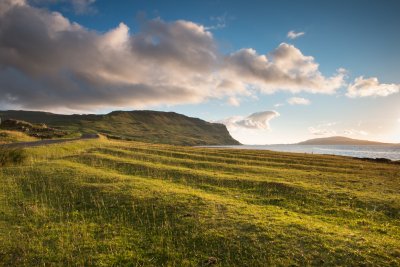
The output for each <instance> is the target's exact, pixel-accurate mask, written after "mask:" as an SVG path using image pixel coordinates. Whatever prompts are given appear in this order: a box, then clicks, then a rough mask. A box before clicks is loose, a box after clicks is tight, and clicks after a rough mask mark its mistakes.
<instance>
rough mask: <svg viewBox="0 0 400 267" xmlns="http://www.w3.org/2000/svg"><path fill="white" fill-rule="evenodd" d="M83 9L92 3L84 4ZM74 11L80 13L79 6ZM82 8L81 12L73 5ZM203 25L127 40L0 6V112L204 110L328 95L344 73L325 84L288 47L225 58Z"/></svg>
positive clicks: (23, 7) (148, 31) (54, 16)
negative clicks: (245, 100) (221, 104)
mask: <svg viewBox="0 0 400 267" xmlns="http://www.w3.org/2000/svg"><path fill="white" fill-rule="evenodd" d="M78 2H79V3H83V4H82V6H85V3H86V4H87V5H89V7H90V4H91V3H93V2H94V1H83V2H81V1H78ZM78 2H76V3H78ZM77 5H79V4H77ZM218 51H219V50H218V47H217V42H216V41H215V40H214V37H213V35H212V33H211V32H209V31H207V29H206V28H205V27H204V26H202V25H199V24H196V23H193V22H190V21H183V20H178V21H174V22H165V21H163V20H161V19H154V20H149V21H147V22H145V23H144V24H143V27H142V28H141V30H140V31H139V32H135V33H130V30H129V28H128V27H127V26H126V25H125V24H124V23H120V24H119V26H117V27H116V28H115V29H111V30H109V31H108V32H106V33H99V32H96V31H93V30H90V29H86V28H84V27H82V26H81V25H79V24H77V23H73V22H71V21H69V20H68V19H67V18H65V17H64V16H63V15H62V14H60V13H58V12H50V11H48V10H46V9H38V8H35V7H32V6H30V5H28V4H27V3H26V2H25V1H23V0H5V1H1V2H0V104H2V105H5V104H7V105H9V106H14V107H18V108H30V109H40V110H52V109H55V108H60V107H61V108H65V109H66V110H74V111H76V110H82V111H88V110H94V109H99V108H102V109H104V108H132V107H145V106H151V105H174V104H184V103H199V102H202V101H206V100H207V99H211V98H218V99H223V98H226V97H229V99H230V100H229V101H230V102H231V104H239V103H238V99H239V97H240V96H251V95H254V94H255V93H254V92H256V93H258V92H260V93H264V94H271V93H274V92H277V91H289V92H292V93H298V92H302V91H304V92H309V93H324V94H332V93H334V92H335V91H336V90H337V89H339V88H340V87H341V86H342V85H343V84H344V73H343V71H342V70H340V71H338V73H337V74H336V75H334V76H332V77H325V76H324V75H322V74H321V73H320V71H319V65H318V63H316V62H315V60H314V58H313V57H311V56H305V55H303V53H302V52H301V51H300V50H299V49H298V48H296V47H294V46H293V45H289V44H285V43H282V44H280V45H279V46H278V47H277V48H276V49H275V50H274V51H272V52H271V53H269V54H267V55H259V54H258V53H257V52H256V51H255V50H253V49H241V50H239V51H237V52H234V53H232V54H227V55H225V54H220V53H219V52H218ZM235 99H236V100H235Z"/></svg>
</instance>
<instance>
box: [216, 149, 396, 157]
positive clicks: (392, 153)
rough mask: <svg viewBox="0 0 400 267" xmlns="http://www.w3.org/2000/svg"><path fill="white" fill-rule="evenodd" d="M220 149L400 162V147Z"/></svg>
mask: <svg viewBox="0 0 400 267" xmlns="http://www.w3.org/2000/svg"><path fill="white" fill-rule="evenodd" d="M218 147H224V148H237V149H259V150H272V151H281V152H296V153H308V154H330V155H339V156H349V157H357V158H386V159H391V160H400V145H363V146H353V145H238V146H218Z"/></svg>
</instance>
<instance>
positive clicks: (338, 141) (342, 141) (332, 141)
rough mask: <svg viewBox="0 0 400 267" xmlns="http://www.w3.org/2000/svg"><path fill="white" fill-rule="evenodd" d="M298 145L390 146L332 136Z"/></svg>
mask: <svg viewBox="0 0 400 267" xmlns="http://www.w3.org/2000/svg"><path fill="white" fill-rule="evenodd" d="M298 145H354V146H361V145H388V143H381V142H374V141H367V140H358V139H352V138H348V137H343V136H331V137H323V138H315V139H310V140H307V141H304V142H300V143H298Z"/></svg>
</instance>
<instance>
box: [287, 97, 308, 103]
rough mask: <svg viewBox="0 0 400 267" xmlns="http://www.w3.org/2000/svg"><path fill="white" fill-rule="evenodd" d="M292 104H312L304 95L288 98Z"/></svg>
mask: <svg viewBox="0 0 400 267" xmlns="http://www.w3.org/2000/svg"><path fill="white" fill-rule="evenodd" d="M287 102H288V103H289V104H290V105H310V104H311V101H310V100H308V99H306V98H302V97H292V98H289V99H288V100H287Z"/></svg>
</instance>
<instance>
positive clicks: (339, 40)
mask: <svg viewBox="0 0 400 267" xmlns="http://www.w3.org/2000/svg"><path fill="white" fill-rule="evenodd" d="M7 1H9V2H10V3H12V2H18V1H17V0H6V2H7ZM19 1H21V2H23V5H24V8H25V13H20V14H24V16H25V15H26V17H27V19H30V21H33V19H34V18H33V17H34V16H33V14H35V12H36V11H37V10H41V11H40V12H47V13H46V14H49V16H52V15H51V14H52V13H51V12H54V11H57V12H59V13H58V14H60V16H62V17H63V18H65V19H67V20H69V21H70V23H71V25H72V23H73V22H76V23H77V24H79V25H80V27H83V28H84V30H81V29H75V28H74V29H72V28H73V27H72V26H71V25H70V26H68V27H69V28H68V31H69V32H70V34H68V38H69V37H70V36H71V35H72V33H74V34H76V36H79V35H78V32H79V31H82V32H81V33H80V36H83V35H85V36H86V35H87V36H88V37H85V38H86V39H90V38H94V40H97V39H99V38H98V37H91V36H104V35H107V33H109V32H110V31H112V30H113V29H117V28H118V29H121V32H124V29H125V25H126V27H127V28H129V34H128V35H130V36H135V35H140V34H139V33H141V32H146V29H147V28H148V27H150V28H151V27H153V28H152V30H150V31H151V34H152V36H154V35H155V37H152V38H155V39H154V40H153V42H156V43H153V44H152V45H153V46H154V45H155V46H157V45H158V43H157V42H159V40H158V39H157V38H160V37H157V36H156V35H157V34H158V33H159V32H158V30H154V29H155V28H154V27H164V26H165V25H167V26H165V27H166V28H165V29H166V30H168V27H169V28H171V31H175V30H176V31H177V28H174V27H175V26H174V25H173V24H174V23H175V22H176V21H180V20H184V21H187V22H193V23H194V24H195V25H197V26H195V27H202V28H201V31H202V32H201V34H202V38H203V37H204V38H203V39H201V40H200V39H199V40H197V39H196V40H195V41H194V43H191V44H195V45H197V43H196V42H203V40H204V44H205V45H207V49H208V48H210V47H213V46H215V49H216V50H217V51H218V52H215V54H216V55H217V57H218V58H223V59H221V60H219V61H218V63H217V64H218V66H219V65H220V64H230V65H229V70H228V71H229V78H230V79H234V80H235V81H238V82H243V83H244V84H245V87H246V89H243V88H241V89H237V90H238V91H235V93H232V92H233V91H234V90H233V89H232V90H231V91H229V90H230V88H227V89H226V90H227V91H226V92H225V93H223V94H222V93H219V94H218V95H215V94H214V93H213V89H212V88H209V87H210V86H211V85H210V84H214V83H209V84H207V85H204V86H207V88H206V90H210V92H208V93H207V94H204V95H201V96H199V97H197V98H191V97H190V96H187V97H186V98H185V97H183V96H182V95H181V94H180V93H177V95H176V96H174V95H173V94H174V93H176V92H177V90H175V89H169V88H171V86H170V85H171V84H170V83H168V84H163V85H166V86H165V89H163V91H162V92H159V94H161V95H162V96H160V95H156V94H157V92H158V91H157V90H155V89H154V90H153V89H152V88H151V86H153V85H154V80H152V81H151V86H150V85H149V84H146V88H149V89H148V90H150V91H151V92H152V95H154V97H157V99H158V100H157V101H150V100H151V99H150V100H149V99H148V96H146V98H145V99H144V100H143V103H145V104H143V105H140V97H141V96H142V95H144V94H145V92H142V91H141V90H145V89H142V88H140V89H135V88H137V87H136V86H137V84H134V86H133V87H130V88H127V89H126V90H139V92H138V93H135V94H134V95H132V97H134V98H136V99H138V101H139V102H134V103H133V102H132V103H125V102H123V101H122V100H121V99H119V98H118V99H117V98H116V99H115V100H113V101H111V100H110V102H107V101H104V100H103V99H105V97H106V96H107V97H108V98H110V99H112V98H113V95H112V94H111V93H108V92H106V93H104V90H105V89H104V84H102V85H101V89H99V88H100V87H96V86H97V85H93V84H96V83H93V82H92V83H90V84H89V83H86V81H87V80H88V79H92V78H93V77H90V78H88V77H86V76H85V75H86V74H82V71H81V68H82V66H79V67H77V66H76V64H75V63H74V64H70V62H69V59H68V58H67V59H66V58H63V57H60V59H58V58H57V57H58V54H57V56H53V58H57V64H56V66H57V68H59V73H58V74H57V77H58V78H59V76H60V73H61V72H62V73H63V75H62V78H63V80H62V81H63V82H64V81H65V80H66V79H69V78H68V77H71V75H70V74H68V75H66V74H65V73H66V72H68V73H69V71H70V70H69V68H71V73H74V76H73V77H74V78H73V79H72V78H71V80H73V84H74V86H76V87H77V88H76V89H75V91H74V90H73V91H74V92H76V93H77V94H79V93H82V97H80V99H88V100H86V102H82V105H84V104H87V105H88V106H90V105H92V104H93V105H94V106H93V108H92V109H89V110H84V111H82V112H89V111H91V112H98V113H103V112H107V111H110V110H113V109H127V110H130V109H154V110H161V111H176V112H179V113H183V114H185V115H189V116H194V117H199V118H202V119H205V120H208V121H220V122H224V123H225V124H226V125H227V126H228V129H229V130H230V132H231V134H232V135H233V136H234V137H235V138H237V139H238V140H239V141H241V142H242V143H247V144H269V143H290V142H297V141H301V140H304V139H308V138H314V137H324V136H330V135H345V136H348V137H352V138H360V139H370V140H379V141H386V142H400V93H399V91H400V75H399V73H400V51H399V47H400V31H399V26H400V16H399V15H398V11H399V10H400V2H399V1H216V0H215V1H104V0H97V1H93V0H76V1H56V0H47V1H46V0H43V1H41V0H32V1H30V2H25V1H22V0H19ZM10 5H14V6H16V4H15V3H12V4H10ZM0 7H1V6H0ZM18 8H20V9H21V10H23V8H22V7H18ZM6 9H7V10H8V9H10V8H8V7H7V8H5V10H6ZM14 9H15V10H14V11H13V12H14V13H17V11H16V9H17V8H14ZM28 9H29V10H28ZM10 10H11V9H10ZM7 12H8V13H9V14H8V16H6V15H7V14H6V15H3V19H4V21H5V20H6V19H10V17H12V14H13V12H12V11H7ZM7 12H6V13H7ZM21 12H22V11H21ZM10 14H11V15H10ZM43 14H44V13H43ZM53 15H54V14H53ZM20 16H21V15H20ZM29 16H32V18H30V17H29ZM36 19H37V18H36ZM51 20H52V18H50V17H49V19H48V20H47V21H51ZM153 20H160V21H162V23H161V24H160V25H158V26H154V25H153V26H149V24H151V23H149V21H153ZM47 21H44V22H43V23H44V24H46V23H47ZM121 22H122V23H124V27H119V25H120V23H121ZM35 25H36V24H35ZM37 25H39V24H37ZM168 25H169V26H168ZM185 25H186V26H188V27H189V28H187V27H186V26H185V27H186V28H185V30H186V29H194V28H192V27H191V26H190V25H189V24H185ZM178 26H179V25H178ZM40 27H41V26H37V27H36V28H34V27H31V28H32V29H30V28H29V27H28V29H25V31H26V32H29V31H32V32H33V31H34V30H35V31H40ZM43 27H50V26H48V25H46V26H43ZM63 27H64V26H63ZM122 28H123V29H122ZM52 30H53V29H52ZM196 30H197V29H196ZM3 31H4V32H5V33H8V32H10V31H5V30H3ZM16 31H22V30H21V29H20V28H17V27H16ZM290 31H294V33H303V35H301V36H299V37H297V38H295V39H291V38H288V36H287V35H288V32H290ZM26 32H25V33H24V37H18V34H14V35H13V37H15V36H17V37H15V38H19V39H22V38H27V37H26V36H27V34H26ZM46 32H49V31H48V30H47V31H46ZM63 32H66V31H65V30H64V31H63ZM5 33H3V34H2V35H0V38H3V39H4V40H5V38H6V37H7V35H6V34H5ZM208 33H209V34H210V36H212V37H210V36H209V35H208ZM0 34H1V30H0ZM21 34H22V32H21ZM160 34H164V33H160ZM28 35H29V34H28ZM21 36H22V35H21ZM115 36H118V38H119V36H120V35H115ZM115 36H114V35H113V37H112V38H117V37H115ZM146 36H147V35H146ZM179 36H180V37H182V40H183V41H182V42H185V40H186V39H185V37H184V36H183V35H179ZM46 37H47V36H46ZM96 38H97V39H96ZM161 38H162V37H161ZM196 38H197V37H196ZM207 38H208V39H207ZM210 38H211V41H210V40H209V39H210ZM64 39H67V37H65V36H64V37H63V38H62V40H64ZM4 40H2V42H1V43H0V50H1V47H2V43H6V45H7V46H8V47H7V48H8V50H6V51H7V52H6V53H10V52H9V51H10V47H9V46H12V45H16V44H17V43H18V42H17V41H18V40H17V41H16V42H15V44H10V43H12V42H4ZM8 40H10V38H8ZM41 40H42V41H35V42H32V43H33V44H37V45H38V46H39V48H40V46H41V45H42V46H44V47H50V49H51V48H52V46H54V45H55V44H53V43H51V42H52V38H49V40H50V41H46V40H47V39H45V38H43V39H41ZM73 40H78V41H76V44H77V45H76V47H77V48H76V49H78V50H79V49H80V47H83V44H82V45H81V44H80V42H81V41H79V39H73ZM107 40H108V39H107ZM179 40H180V39H179ZM179 40H178V39H177V40H176V42H178V41H179ZM28 41H29V40H28ZM172 41H174V40H172ZM172 41H171V40H168V42H172ZM93 42H97V41H93ZM160 42H161V43H160V46H161V45H163V43H162V42H163V40H162V39H161V41H160ZM65 43H67V42H65ZM65 43H63V44H62V47H64V45H66V44H65ZM282 43H285V44H287V45H288V47H289V48H288V49H289V50H290V51H292V52H293V51H300V53H301V56H300V57H301V60H303V61H304V62H300V63H299V62H297V61H296V60H294V61H293V60H292V62H291V63H290V64H294V65H293V66H292V65H291V68H294V69H291V70H290V71H289V72H288V73H290V75H291V74H292V72H293V73H295V75H300V76H299V77H298V76H296V77H297V78H299V79H300V78H301V79H303V78H308V77H309V76H310V75H311V76H313V77H314V76H315V74H316V72H315V70H314V68H315V66H316V67H317V68H318V69H317V71H318V73H320V74H321V75H322V76H323V79H326V80H328V79H329V78H331V77H336V75H337V70H338V69H340V68H343V69H345V70H346V72H345V74H343V75H344V78H343V80H342V82H341V84H340V85H338V86H335V88H333V86H332V88H333V89H328V87H329V86H328V85H326V86H325V85H322V84H323V83H324V82H321V85H318V86H316V88H310V89H309V88H305V87H307V85H305V84H300V85H293V84H292V83H293V80H291V81H290V83H291V85H290V86H289V87H290V88H289V89H286V88H283V87H285V86H286V85H287V83H286V81H284V82H283V83H282V82H276V81H273V82H271V80H268V79H267V80H265V81H262V82H260V79H263V77H253V76H254V75H253V74H251V75H253V76H252V77H247V76H246V77H244V76H243V77H242V76H241V74H242V73H245V72H246V71H247V70H245V69H244V65H245V62H244V61H238V60H244V57H235V56H234V55H235V53H236V52H238V51H243V50H241V49H253V50H252V51H255V53H256V57H253V60H254V62H253V63H254V64H259V61H258V60H260V59H261V56H263V55H266V58H267V61H266V62H271V60H272V61H274V60H275V61H276V62H278V61H277V60H278V58H276V59H275V58H274V56H273V53H274V51H276V52H279V51H280V50H282V51H283V48H284V47H282V46H280V45H281V44H282ZM96 44H97V43H96ZM6 45H4V44H3V47H5V46H6ZM68 45H69V46H70V47H74V43H73V42H68ZM175 45H176V47H179V44H174V47H175ZM182 45H183V46H185V45H186V46H187V43H182ZM20 47H21V46H18V47H17V48H18V49H20ZM189 48H190V45H189ZM21 49H22V48H21ZM66 49H68V47H66ZM74 49H75V48H74ZM160 49H161V48H160ZM174 49H175V48H174ZM196 49H199V51H203V50H204V49H203V48H202V47H200V46H199V47H196ZM43 50H45V49H43ZM277 50H279V51H277ZM289 50H288V51H289ZM85 51H86V50H85ZM140 51H144V52H146V51H149V50H140ZM165 51H167V52H168V51H175V50H167V49H166V50H165ZM188 51H190V49H188ZM210 51H211V50H210ZM246 51H247V52H248V53H247V54H246V55H247V56H249V55H250V54H251V52H249V51H250V50H246ZM285 51H286V50H285ZM160 53H161V52H160ZM177 53H178V52H177ZM249 53H250V54H249ZM21 55H26V54H25V53H22V52H21ZM177 55H180V54H179V53H178V54H177ZM29 56H30V53H29ZM73 56H74V55H72V57H73ZM161 56H162V57H163V58H166V57H168V56H173V55H164V54H161ZM161 56H160V57H161ZM185 56H186V54H185ZM309 56H311V57H313V59H312V62H311V63H310V59H309V58H306V57H309ZM35 57H36V58H37V57H40V59H42V57H46V54H43V55H41V54H38V55H36V54H35ZM100 57H102V55H100ZM136 58H137V57H132V59H131V61H134V60H135V59H136ZM88 60H89V59H88ZM152 60H153V58H152ZM170 60H174V59H170ZM179 60H180V58H177V59H176V61H179ZM287 60H290V59H287ZM70 61H72V60H70ZM195 61H196V59H193V65H194V68H193V70H190V71H191V72H190V73H189V75H191V74H193V75H197V74H196V71H198V70H197V68H196V65H198V66H200V65H201V64H202V63H203V62H199V64H197V63H196V62H195ZM256 61H257V62H258V63H255V62H256ZM261 61H262V59H261ZM46 62H48V60H46ZM141 62H142V61H141ZM221 62H223V63H221ZM225 62H229V63H225ZM237 62H241V63H243V64H241V65H240V66H234V67H232V65H233V64H238V63H237ZM293 62H294V63H293ZM134 63H135V62H128V63H126V64H127V65H126V66H129V68H127V70H128V71H126V72H125V70H124V71H123V72H124V75H126V76H125V80H124V83H125V82H127V80H129V82H130V85H132V83H133V82H135V83H136V82H137V81H136V80H135V81H132V79H131V78H130V77H129V76H130V75H131V74H130V73H129V72H132V73H135V72H136V69H135V66H136V65H135V64H134ZM189 63H190V62H189ZM253 63H251V64H253ZM264 63H265V62H264ZM113 64H114V63H113ZM168 64H169V63H168ZM176 64H179V62H178V63H174V65H168V66H169V67H171V66H175V65H176ZM205 64H208V63H205ZM249 64H250V63H249ZM266 64H267V63H266ZM276 64H277V66H278V63H276ZM282 64H284V65H282V66H284V67H282V66H281V65H279V66H278V67H281V68H283V69H285V68H286V67H287V66H288V65H287V64H289V63H288V62H284V63H282ZM296 64H297V65H296ZM304 64H306V65H304ZM307 64H308V65H307ZM309 64H311V65H309ZM1 65H3V66H5V67H6V69H7V71H3V72H4V73H3V74H1V73H0V75H3V77H5V78H7V80H10V81H9V82H8V83H7V84H1V83H0V86H9V87H10V86H11V87H13V88H14V87H18V86H19V85H17V83H16V82H15V79H16V77H18V79H19V80H24V81H25V80H26V82H25V83H26V84H28V85H30V84H31V85H32V86H31V87H32V88H38V89H37V91H35V92H27V91H22V92H21V93H20V94H21V95H18V94H17V93H16V94H15V95H13V93H12V92H11V93H10V91H5V92H3V93H4V97H3V98H4V99H8V100H6V101H3V102H1V101H0V107H2V106H1V105H3V108H14V107H17V108H25V109H39V110H50V111H56V112H60V111H61V112H62V111H64V112H72V111H75V112H80V108H79V107H81V106H82V105H80V106H79V107H78V106H74V105H73V103H72V104H65V106H64V105H63V102H62V101H61V100H60V101H59V100H58V98H60V99H61V98H62V97H64V98H68V97H69V96H67V97H66V95H65V94H67V93H66V92H62V93H59V95H57V94H58V92H56V91H55V89H51V88H50V85H53V86H54V81H55V80H56V78H55V76H52V75H55V74H54V73H50V72H49V71H48V70H46V71H41V70H37V67H32V66H21V64H20V63H18V62H16V61H12V60H10V59H8V57H7V58H6V57H4V58H1V57H0V66H1ZM70 65H71V66H72V67H69V66H70ZM52 66H53V67H54V66H55V65H52ZM152 66H153V65H152ZM155 66H157V64H155ZM160 66H161V65H160ZM213 66H214V65H213ZM249 66H250V65H249ZM254 66H256V65H251V66H250V68H253V67H254ZM257 66H258V65H257ZM112 67H113V68H114V66H112ZM77 68H79V71H78V70H77ZM115 68H117V67H115ZM152 68H153V69H154V66H153V67H152ZM212 68H215V66H214V67H212ZM238 68H239V69H240V71H237V69H238ZM302 68H304V69H305V70H304V71H311V72H307V74H306V75H305V76H304V77H303V76H301V75H302V73H304V71H303V70H302ZM309 68H311V69H313V70H309ZM160 69H161V67H160ZM232 69H235V71H237V72H235V75H234V78H233V76H232V75H233V74H232V73H233V72H232ZM199 71H203V69H201V70H199ZM284 71H286V69H285V70H284ZM38 73H39V74H38ZM76 73H79V75H76ZM143 73H148V72H143ZM162 73H164V72H162ZM215 73H218V75H219V73H221V76H223V75H228V74H226V70H225V67H223V68H222V69H219V67H218V70H214V71H212V72H211V75H214V74H215ZM268 73H269V72H268ZM268 73H267V72H266V75H268ZM343 73H344V71H343ZM64 74H65V75H64ZM99 75H101V78H104V77H105V76H104V75H106V74H104V69H101V70H99ZM112 75H115V73H112ZM118 75H119V74H118ZM132 75H134V74H132ZM174 75H175V72H174ZM202 75H203V76H201V77H202V79H203V77H205V76H204V73H202ZM249 75H250V74H249ZM293 75H294V74H293ZM66 76H67V78H66ZM82 76H85V79H84V80H83V81H78V82H76V80H77V79H81V77H82ZM360 76H363V78H361V79H360V80H358V82H356V79H357V78H359V77H360ZM38 77H39V78H38ZM43 77H45V78H43ZM110 77H111V76H110V74H109V73H108V74H107V78H108V79H110ZM127 77H129V79H128V78H127ZM196 77H197V76H196ZM179 78H181V77H179ZM208 78H210V73H209V74H207V76H206V77H205V78H204V79H208ZM297 78H296V79H297ZM373 78H377V79H378V80H379V81H377V82H374V80H373ZM43 79H46V82H45V84H44V83H43ZM93 79H94V78H93ZM115 79H116V78H115V77H114V76H113V80H112V81H114V80H115ZM154 79H156V78H154ZM210 79H211V78H210ZM224 79H225V78H224ZM312 79H314V78H312ZM272 80H274V79H273V78H272ZM253 81H254V83H253ZM319 81H321V80H320V79H319V78H318V82H319ZM324 81H325V80H324ZM52 82H53V83H52ZM65 82H71V81H70V80H68V81H65ZM146 82H148V81H147V80H146ZM191 82H192V81H191ZM307 82H309V81H307ZM311 82H312V83H316V80H311ZM142 83H145V82H144V81H143V80H140V84H142ZM107 84H110V80H107ZM157 84H158V83H157ZM191 84H192V83H191ZM307 84H308V83H307ZM351 85H354V87H353V88H354V91H352V92H353V93H350V91H349V90H350V89H349V87H351ZM264 86H265V87H266V88H268V89H265V88H263V87H264ZM42 87H49V88H50V89H48V91H46V90H42V89H41V88H42ZM66 88H67V87H66ZM329 88H330V87H329ZM0 90H1V87H0ZM32 90H35V89H32ZM60 90H61V89H60ZM65 90H67V89H65ZM96 90H100V91H101V93H104V98H103V99H102V101H100V100H97V102H94V100H93V103H92V100H91V98H90V94H89V92H91V93H92V94H93V95H97V92H98V91H96ZM121 90H122V89H121ZM124 90H125V87H124ZM152 90H153V91H154V93H153V91H152ZM168 90H171V91H170V92H169V91H168ZM191 90H192V89H191ZM199 90H203V89H199ZM243 90H245V91H246V92H244V91H243ZM203 91H204V90H203ZM49 92H51V93H49ZM185 92H186V91H185ZM0 93H1V91H0ZM6 93H7V94H6ZM196 93H197V92H196ZM22 94H32V96H33V99H35V97H36V96H38V95H39V94H42V95H43V96H44V97H45V98H46V97H47V96H49V95H51V97H52V99H54V103H57V106H51V105H49V104H48V103H46V101H44V100H43V97H42V98H40V101H39V100H38V101H37V103H35V104H33V103H34V101H33V100H31V102H30V103H27V102H24V101H22V100H21V101H18V99H23V95H22ZM71 94H73V93H71ZM174 97H176V99H180V100H179V101H178V100H177V101H175V100H174ZM38 98H39V97H38ZM124 98H129V94H128V93H127V95H124ZM230 98H234V100H232V101H229V99H230ZM292 98H295V99H294V100H293V99H292ZM31 99H32V98H31ZM71 99H72V98H71ZM163 99H166V101H165V102H163ZM290 99H292V100H291V101H289V100H290ZM71 101H72V102H73V101H76V100H71ZM82 101H83V100H82ZM289 102H291V104H290V103H289ZM138 103H139V104H138ZM71 107H72V108H71ZM263 112H264V113H263ZM254 113H257V114H259V113H262V114H261V115H262V116H261V115H260V116H251V114H254Z"/></svg>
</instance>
